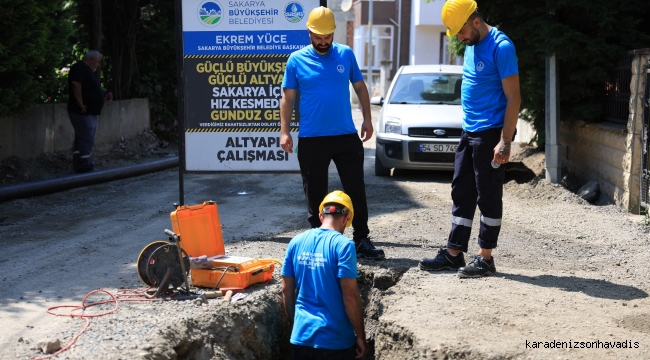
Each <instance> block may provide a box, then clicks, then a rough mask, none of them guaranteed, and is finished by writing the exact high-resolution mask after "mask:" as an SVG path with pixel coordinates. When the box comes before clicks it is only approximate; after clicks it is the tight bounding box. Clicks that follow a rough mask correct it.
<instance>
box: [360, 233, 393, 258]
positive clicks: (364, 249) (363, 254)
mask: <svg viewBox="0 0 650 360" xmlns="http://www.w3.org/2000/svg"><path fill="white" fill-rule="evenodd" d="M354 245H355V246H356V248H357V257H358V258H365V259H372V260H381V259H384V258H385V257H386V255H384V250H382V249H377V248H376V247H375V246H374V245H373V244H372V242H370V239H368V238H363V239H361V240H356V239H355V240H354Z"/></svg>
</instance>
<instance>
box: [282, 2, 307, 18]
mask: <svg viewBox="0 0 650 360" xmlns="http://www.w3.org/2000/svg"><path fill="white" fill-rule="evenodd" d="M304 16H305V8H303V7H302V5H300V3H299V2H290V3H288V4H287V6H286V7H285V8H284V17H285V18H287V20H289V22H292V23H297V22H299V21H300V20H302V18H303V17H304Z"/></svg>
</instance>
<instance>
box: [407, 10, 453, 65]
mask: <svg viewBox="0 0 650 360" xmlns="http://www.w3.org/2000/svg"><path fill="white" fill-rule="evenodd" d="M443 4H444V0H432V1H431V2H430V3H428V4H427V3H425V2H424V1H423V0H415V1H413V6H412V7H411V40H410V43H409V65H420V64H438V63H440V33H442V32H444V31H446V30H447V28H446V27H445V26H444V25H442V19H441V17H440V12H441V11H442V5H443Z"/></svg>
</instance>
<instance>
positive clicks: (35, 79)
mask: <svg viewBox="0 0 650 360" xmlns="http://www.w3.org/2000/svg"><path fill="white" fill-rule="evenodd" d="M63 5H64V2H62V1H52V0H0V116H6V115H9V114H11V113H19V112H22V111H25V110H27V109H28V108H29V107H31V105H32V104H33V103H34V102H36V101H38V100H39V99H42V98H43V97H45V100H47V94H45V93H46V91H47V90H49V89H52V88H56V87H57V82H58V75H57V74H56V72H55V69H57V68H58V66H59V63H60V62H61V59H62V57H63V52H64V50H65V45H66V42H67V39H68V37H69V36H70V34H71V32H72V29H71V26H70V23H69V22H68V21H67V19H66V11H65V9H64V6H63ZM59 69H60V68H59Z"/></svg>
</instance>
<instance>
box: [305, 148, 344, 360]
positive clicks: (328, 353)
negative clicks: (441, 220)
mask: <svg viewBox="0 0 650 360" xmlns="http://www.w3.org/2000/svg"><path fill="white" fill-rule="evenodd" d="M298 148H300V145H298ZM356 348H357V347H356V345H355V346H353V347H351V348H349V349H342V350H327V349H317V348H313V347H309V346H300V345H294V346H293V360H353V359H354V358H355V356H356V355H357V351H356Z"/></svg>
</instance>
